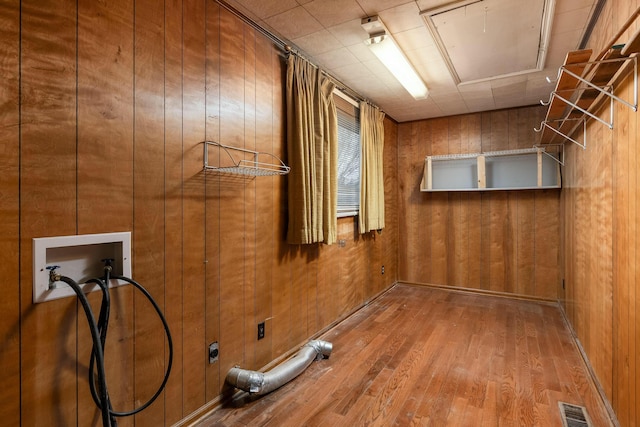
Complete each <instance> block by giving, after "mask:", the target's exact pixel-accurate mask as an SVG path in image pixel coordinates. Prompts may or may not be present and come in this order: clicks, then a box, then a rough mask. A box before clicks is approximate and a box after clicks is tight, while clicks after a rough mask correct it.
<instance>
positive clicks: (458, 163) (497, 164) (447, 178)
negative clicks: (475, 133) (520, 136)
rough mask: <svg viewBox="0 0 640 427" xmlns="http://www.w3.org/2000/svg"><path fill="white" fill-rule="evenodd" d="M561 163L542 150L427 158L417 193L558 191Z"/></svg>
mask: <svg viewBox="0 0 640 427" xmlns="http://www.w3.org/2000/svg"><path fill="white" fill-rule="evenodd" d="M561 184H562V183H561V178H560V164H559V163H558V160H557V158H556V157H555V156H554V155H552V154H549V153H546V152H545V151H544V149H541V148H530V149H524V150H506V151H493V152H487V153H473V154H452V155H444V156H427V157H426V158H425V162H424V173H423V177H422V182H421V183H420V191H424V192H436V191H491V190H534V189H549V188H560V187H561Z"/></svg>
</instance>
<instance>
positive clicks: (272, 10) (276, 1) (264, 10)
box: [234, 0, 298, 19]
mask: <svg viewBox="0 0 640 427" xmlns="http://www.w3.org/2000/svg"><path fill="white" fill-rule="evenodd" d="M234 3H239V4H241V5H242V6H243V8H244V9H245V10H247V9H248V10H250V11H251V13H252V15H255V16H257V17H258V18H260V19H266V18H269V17H271V16H274V15H278V14H280V13H282V12H285V11H287V10H291V9H294V8H296V7H297V6H298V2H296V0H261V1H255V0H234Z"/></svg>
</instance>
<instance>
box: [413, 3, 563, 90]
mask: <svg viewBox="0 0 640 427" xmlns="http://www.w3.org/2000/svg"><path fill="white" fill-rule="evenodd" d="M554 8H555V0H462V1H457V2H453V3H450V4H448V5H446V6H443V7H438V8H434V9H430V10H426V11H423V12H421V16H422V18H423V20H424V22H425V24H426V26H427V28H428V29H429V32H430V33H431V35H432V37H433V39H434V41H435V43H436V46H437V47H438V50H439V51H440V54H441V55H442V58H443V60H444V62H445V63H446V64H447V67H448V69H449V72H450V73H451V76H452V78H453V80H454V82H455V83H456V84H464V83H472V82H474V83H475V82H479V81H484V80H489V79H494V78H496V77H507V76H513V75H519V74H526V73H533V72H536V71H540V70H542V69H543V68H544V63H545V60H546V56H547V49H548V46H549V36H550V34H551V24H552V21H553V11H554Z"/></svg>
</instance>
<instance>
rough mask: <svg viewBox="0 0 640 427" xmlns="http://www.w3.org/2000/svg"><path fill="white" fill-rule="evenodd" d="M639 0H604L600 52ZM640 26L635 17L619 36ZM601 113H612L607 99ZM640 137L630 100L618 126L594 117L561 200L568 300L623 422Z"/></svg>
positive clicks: (634, 332) (638, 335)
mask: <svg viewBox="0 0 640 427" xmlns="http://www.w3.org/2000/svg"><path fill="white" fill-rule="evenodd" d="M639 6H640V2H639V1H637V0H613V1H609V2H606V6H605V8H604V9H603V12H602V14H601V16H600V18H599V20H598V23H597V26H596V28H595V29H594V32H593V34H592V36H591V39H590V40H589V43H588V45H587V47H589V48H591V49H593V51H594V55H595V53H599V52H600V51H601V50H602V49H604V48H605V47H607V45H606V44H607V43H608V42H609V41H610V40H611V38H612V37H613V36H614V34H615V33H617V32H618V31H619V29H621V28H622V26H623V24H624V23H625V22H626V21H627V20H628V18H629V17H630V16H632V14H633V13H634V12H635V11H636V9H637V8H638V7H639ZM639 27H640V20H639V19H636V20H635V21H634V22H633V24H632V25H631V27H630V28H629V29H628V30H627V31H626V32H625V33H624V34H623V35H622V36H621V37H620V38H619V40H617V42H616V43H625V42H627V40H628V39H629V38H630V36H631V34H632V33H633V32H634V31H636V30H637V29H638V28H639ZM633 90H634V89H633V79H632V78H631V77H629V78H627V79H626V80H625V81H624V82H623V83H622V84H619V85H618V86H617V87H616V88H615V93H616V94H617V95H619V96H621V97H622V98H624V99H627V100H630V101H631V102H632V100H633ZM600 114H601V115H602V117H604V118H605V119H606V120H608V117H609V109H608V105H607V107H606V108H603V109H602V111H600ZM576 137H579V138H580V139H582V133H579V135H576ZM639 141H640V129H639V126H638V113H637V112H634V111H633V110H631V109H629V108H628V107H626V106H623V105H621V104H618V105H616V106H615V112H614V129H613V130H609V129H608V128H607V127H606V126H603V125H601V124H600V123H598V122H596V121H593V120H592V121H590V122H589V125H588V128H587V149H586V150H582V149H581V148H579V147H577V146H574V145H573V144H568V145H567V149H568V150H567V164H566V167H565V168H564V171H563V172H564V178H565V181H564V189H563V191H562V200H561V206H562V211H563V219H562V223H563V259H564V262H563V269H564V277H565V283H566V291H565V293H564V295H563V304H564V307H565V310H566V313H567V316H568V318H569V320H570V322H571V324H572V326H573V328H574V329H575V331H576V334H577V337H578V340H579V341H580V343H581V345H582V347H583V348H584V351H585V353H586V355H587V357H588V358H589V361H590V362H591V365H592V367H593V369H594V371H595V374H596V376H597V378H598V381H599V383H600V384H601V386H602V388H603V389H604V391H605V394H606V395H607V397H608V399H609V401H610V402H611V404H612V406H613V409H614V410H615V413H616V415H617V417H618V419H619V421H620V425H622V426H623V427H624V426H635V425H638V424H640V412H639V409H638V408H640V370H639V368H640V351H638V350H639V348H638V342H640V341H639V339H640V317H639V316H638V315H637V309H638V307H640V300H639V299H640V293H639V292H637V284H638V278H637V276H638V272H639V271H638V265H640V250H639V249H640V247H639V244H640V240H639V239H638V237H639V236H638V231H639V230H640V229H639V228H638V223H639V222H640V210H639V209H638V207H639V206H640V205H639V204H638V203H639V202H640V190H639V189H640V186H639V185H638V184H640V182H639V181H638V179H639V178H640V175H638V172H637V169H638V160H639V159H640V157H639V155H640V153H639V152H638V142H639Z"/></svg>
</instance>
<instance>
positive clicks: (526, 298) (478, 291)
mask: <svg viewBox="0 0 640 427" xmlns="http://www.w3.org/2000/svg"><path fill="white" fill-rule="evenodd" d="M397 283H398V284H400V285H408V286H423V287H428V288H435V289H443V290H446V291H451V292H459V293H467V294H475V295H488V296H494V297H501V298H509V299H517V300H524V301H535V302H541V303H546V304H554V305H556V304H559V303H558V300H554V299H552V298H543V297H536V296H531V295H524V294H512V293H509V292H498V291H490V290H487V289H477V288H461V287H457V286H447V285H435V284H433V283H422V282H406V281H402V280H399V281H398V282H397Z"/></svg>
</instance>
